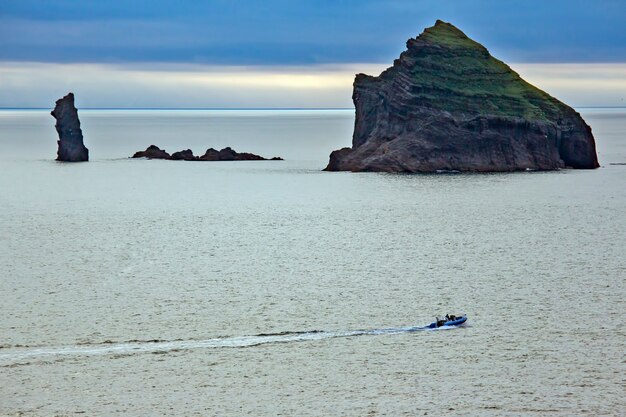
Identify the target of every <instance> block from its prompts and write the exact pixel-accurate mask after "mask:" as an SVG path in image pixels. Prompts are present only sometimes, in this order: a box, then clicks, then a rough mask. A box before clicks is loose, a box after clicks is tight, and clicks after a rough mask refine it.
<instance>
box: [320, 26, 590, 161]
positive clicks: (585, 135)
mask: <svg viewBox="0 0 626 417" xmlns="http://www.w3.org/2000/svg"><path fill="white" fill-rule="evenodd" d="M352 99H353V101H354V105H355V108H356V122H355V127H354V134H353V139H352V148H343V149H340V150H338V151H334V152H333V153H331V155H330V162H329V164H328V166H327V167H326V170H328V171H385V172H432V171H438V170H457V171H483V172H487V171H515V170H525V169H533V170H552V169H559V168H565V167H571V168H597V167H598V166H599V165H598V160H597V156H596V148H595V141H594V138H593V135H592V134H591V128H590V127H589V126H588V125H587V124H586V123H585V122H584V120H583V119H582V118H581V117H580V115H579V114H578V113H577V112H576V111H575V110H574V109H572V108H571V107H569V106H567V105H565V104H563V103H562V102H560V101H559V100H557V99H555V98H554V97H551V96H550V95H548V94H547V93H545V92H543V91H541V90H539V89H538V88H536V87H534V86H532V85H530V84H528V83H527V82H526V81H524V80H523V79H522V78H520V76H519V75H518V74H517V73H516V72H515V71H513V70H512V69H511V68H509V67H508V66H507V65H506V64H504V63H503V62H501V61H499V60H497V59H495V58H493V57H492V56H491V55H490V54H489V52H488V51H487V49H485V48H484V47H483V46H482V45H480V44H478V43H477V42H475V41H473V40H471V39H469V38H468V37H467V36H466V35H465V34H464V33H463V32H461V31H460V30H459V29H457V28H456V27H454V26H453V25H451V24H449V23H445V22H442V21H439V20H438V21H437V23H436V24H435V26H433V27H431V28H428V29H426V30H425V31H424V32H423V33H422V34H421V35H420V36H418V37H417V38H415V39H409V41H408V42H407V50H406V51H405V52H403V53H402V54H401V55H400V58H399V59H396V60H395V61H394V64H393V66H392V67H390V68H388V69H387V70H385V71H384V72H383V73H382V74H380V76H378V77H372V76H368V75H364V74H358V75H357V76H356V78H355V81H354V93H353V95H352Z"/></svg>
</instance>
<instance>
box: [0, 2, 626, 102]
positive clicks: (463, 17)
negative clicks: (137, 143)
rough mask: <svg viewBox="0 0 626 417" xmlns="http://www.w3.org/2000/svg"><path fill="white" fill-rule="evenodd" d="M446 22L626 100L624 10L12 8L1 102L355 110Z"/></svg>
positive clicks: (586, 97)
mask: <svg viewBox="0 0 626 417" xmlns="http://www.w3.org/2000/svg"><path fill="white" fill-rule="evenodd" d="M436 19H442V20H445V21H449V22H451V23H453V24H455V25H456V26H458V27H459V28H460V29H461V30H463V31H464V32H465V33H466V34H468V35H469V36H470V37H472V38H473V39H475V40H477V41H478V42H480V43H482V44H484V45H485V46H486V47H487V48H488V49H489V50H490V51H491V52H492V54H493V55H494V56H496V57H498V58H500V59H502V60H504V61H505V62H507V63H509V64H511V65H512V66H513V67H514V68H516V69H520V68H521V69H526V70H527V71H529V74H530V77H531V78H532V77H534V78H535V81H536V82H540V83H541V82H543V83H547V84H544V85H542V84H539V85H538V86H539V87H541V88H544V89H547V90H548V92H550V93H552V94H554V95H557V97H559V98H562V97H560V96H559V95H558V94H560V95H561V96H562V95H563V94H564V95H565V96H566V97H567V98H569V99H570V100H574V101H575V102H574V103H570V104H573V105H623V104H624V103H623V99H624V96H625V95H626V87H625V86H624V83H625V82H626V0H594V1H582V0H567V1H565V0H550V1H547V0H541V1H536V0H525V1H515V0H509V1H502V0H465V1H460V0H458V1H453V0H406V1H404V0H388V1H367V0H360V1H341V0H335V1H306V0H298V1H293V0H264V1H234V0H214V1H199V0H177V1H155V0H135V1H101V0H95V1H94V0H54V1H44V0H0V106H2V107H21V106H27V107H28V106H35V107H39V106H42V107H47V106H49V105H50V103H51V101H52V102H53V101H54V99H56V98H58V97H57V96H60V95H62V94H64V93H65V92H67V91H66V90H73V91H74V92H75V93H76V94H77V100H78V101H79V103H80V102H81V100H82V104H83V105H87V106H90V107H91V106H94V107H118V106H119V107H133V106H141V107H163V106H165V107H274V106H279V107H345V106H350V104H351V102H350V95H351V83H352V79H353V75H354V73H356V72H368V71H369V73H371V74H374V75H377V74H376V71H378V72H379V71H380V70H381V69H383V68H385V67H386V66H389V65H390V64H391V63H392V61H393V59H394V58H396V57H397V56H398V55H399V54H400V52H401V51H402V50H404V48H405V42H406V40H407V39H408V38H410V37H415V36H416V35H418V34H419V33H420V32H421V31H422V30H423V29H424V28H425V27H428V26H432V25H433V24H434V22H435V20H436ZM529 64H532V65H529ZM545 64H551V65H548V66H546V65H545ZM562 64H568V66H567V77H568V80H569V81H568V82H562V81H563V80H560V73H559V71H556V72H555V71H554V69H555V68H565V67H562V66H560V67H559V65H562ZM609 64H610V65H609ZM579 70H580V72H578V71H579ZM520 72H521V73H522V75H523V76H524V75H525V73H524V70H521V71H520ZM555 77H556V79H555ZM607 77H608V78H607ZM607 79H608V80H613V83H614V84H612V85H613V88H610V87H611V86H607V85H606V80H607ZM577 80H578V81H577ZM602 80H605V81H603V83H602V82H601V83H600V84H597V85H593V84H592V83H593V82H596V81H602ZM529 81H533V80H529ZM568 85H569V87H568ZM572 87H575V88H572ZM550 88H553V90H550ZM554 88H556V90H554ZM596 88H597V91H596V92H597V94H596V95H595V96H594V95H593V94H592V93H593V91H594V89H596ZM268 94H270V96H268ZM303 94H304V95H303Z"/></svg>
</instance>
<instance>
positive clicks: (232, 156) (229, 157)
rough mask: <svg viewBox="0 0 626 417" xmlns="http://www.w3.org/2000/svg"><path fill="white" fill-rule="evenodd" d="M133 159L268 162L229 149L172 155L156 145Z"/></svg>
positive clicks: (185, 151)
mask: <svg viewBox="0 0 626 417" xmlns="http://www.w3.org/2000/svg"><path fill="white" fill-rule="evenodd" d="M133 158H148V159H169V160H173V161H180V160H183V161H268V159H266V158H263V157H262V156H259V155H255V154H253V153H248V152H242V153H238V152H236V151H234V150H233V149H231V148H229V147H227V148H224V149H222V150H220V151H218V150H216V149H213V148H209V149H207V151H206V152H205V153H204V155H202V156H195V155H194V154H193V152H192V151H191V149H186V150H184V151H179V152H174V153H173V154H172V155H170V154H169V153H167V152H165V151H164V150H162V149H160V148H159V147H158V146H155V145H150V146H148V148H147V149H146V150H145V151H139V152H135V154H134V155H133ZM269 160H270V161H282V160H283V158H280V157H274V158H271V159H269Z"/></svg>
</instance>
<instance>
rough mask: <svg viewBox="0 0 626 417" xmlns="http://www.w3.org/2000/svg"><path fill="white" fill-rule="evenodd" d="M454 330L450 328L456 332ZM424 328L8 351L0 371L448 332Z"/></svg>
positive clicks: (2, 352)
mask: <svg viewBox="0 0 626 417" xmlns="http://www.w3.org/2000/svg"><path fill="white" fill-rule="evenodd" d="M452 328H453V327H450V329H452ZM445 329H446V328H445V327H440V328H438V329H427V328H424V327H393V328H386V329H370V330H353V331H345V332H332V331H321V330H312V331H300V332H281V333H262V334H258V335H254V336H239V337H222V338H214V339H205V340H171V341H167V340H131V341H126V342H112V341H105V342H101V343H91V344H81V345H72V346H50V347H43V346H37V347H8V348H3V349H0V367H7V366H16V365H20V364H27V363H30V361H33V360H36V361H39V360H49V361H55V360H62V359H64V358H68V357H78V356H103V355H113V356H117V355H121V356H125V355H134V354H142V353H168V352H178V351H182V350H192V349H220V348H246V347H253V346H259V345H266V344H272V343H293V342H306V341H316V340H324V339H332V338H339V337H356V336H376V335H393V334H401V333H411V332H418V331H437V330H445Z"/></svg>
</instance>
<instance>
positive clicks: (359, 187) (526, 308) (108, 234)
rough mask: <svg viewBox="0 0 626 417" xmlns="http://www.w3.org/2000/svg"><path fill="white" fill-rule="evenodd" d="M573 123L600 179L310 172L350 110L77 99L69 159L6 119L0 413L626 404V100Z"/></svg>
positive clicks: (346, 142) (7, 115)
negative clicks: (87, 106) (148, 152)
mask: <svg viewBox="0 0 626 417" xmlns="http://www.w3.org/2000/svg"><path fill="white" fill-rule="evenodd" d="M578 110H579V111H580V112H581V114H582V116H583V117H584V118H585V120H586V121H587V122H588V123H589V124H590V125H591V127H592V129H593V132H594V135H595V138H596V142H597V147H598V155H599V160H600V163H601V165H602V166H601V168H599V169H597V170H562V171H555V172H520V173H505V174H450V173H446V174H432V175H406V174H402V175H394V174H378V173H347V172H334V173H327V172H322V169H323V168H324V167H325V165H326V163H327V162H328V155H329V154H330V152H331V151H332V150H335V149H339V148H341V147H344V146H350V143H351V134H352V128H353V125H354V111H353V110H80V109H79V116H80V118H81V123H82V129H83V134H84V136H85V145H86V146H87V147H88V148H89V151H90V162H88V163H73V164H72V163H59V162H55V161H54V159H55V157H56V140H57V136H56V131H55V129H54V119H53V118H52V117H51V116H50V115H49V110H1V111H0V146H1V147H2V152H1V153H0V168H1V172H2V175H0V189H1V190H2V191H1V192H0V266H1V271H2V272H1V279H0V314H1V317H2V320H0V415H23V416H50V415H74V414H85V415H133V416H144V415H145V416H152V415H198V416H209V415H216V416H241V415H252V416H265V415H268V416H270V415H271V416H278V415H283V416H307V415H311V416H320V415H322V416H330V415H343V416H416V415H468V416H477V415H479V416H519V415H537V416H571V415H589V416H600V415H607V416H617V415H624V414H626V397H625V396H624V392H625V391H626V379H625V378H624V375H626V356H625V354H624V352H626V331H625V330H624V326H623V323H622V322H623V321H624V320H625V319H626V313H625V311H626V302H625V300H626V291H625V288H624V281H625V278H626V133H625V132H626V109H589V108H587V109H585V108H581V109H578ZM151 144H155V145H157V146H159V147H161V148H162V149H163V148H165V149H166V150H167V151H168V152H170V153H171V152H174V151H178V150H183V149H187V148H190V149H192V150H193V151H194V153H195V154H196V155H202V154H203V153H204V151H205V150H206V149H207V148H210V147H213V148H217V149H220V148H223V147H225V146H230V147H232V148H233V149H235V150H236V151H238V152H253V153H257V154H260V155H262V156H265V157H273V156H281V157H283V158H285V161H240V162H185V161H162V160H144V159H129V158H128V157H129V156H131V155H132V154H133V153H134V152H136V151H139V150H144V149H145V148H146V147H148V146H149V145H151ZM446 313H453V314H458V313H466V314H467V315H468V322H467V324H466V325H465V326H463V327H460V328H457V329H450V330H430V331H423V330H418V329H417V328H418V327H420V326H424V325H427V324H429V323H430V322H432V321H433V320H434V318H435V316H440V317H441V316H443V315H445V314H446Z"/></svg>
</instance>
